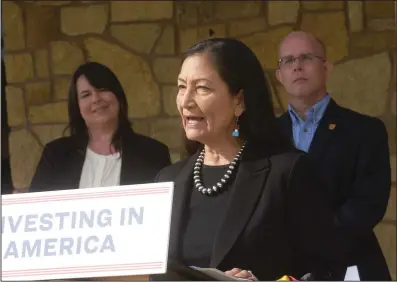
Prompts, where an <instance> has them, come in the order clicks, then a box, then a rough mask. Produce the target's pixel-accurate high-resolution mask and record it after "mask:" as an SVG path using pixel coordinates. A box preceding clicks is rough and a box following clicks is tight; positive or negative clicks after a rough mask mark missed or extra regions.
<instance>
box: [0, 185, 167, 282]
mask: <svg viewBox="0 0 397 282" xmlns="http://www.w3.org/2000/svg"><path fill="white" fill-rule="evenodd" d="M173 190H174V184H173V183H172V182H164V183H152V184H142V185H128V186H117V187H101V188H92V189H73V190H63V191H54V192H39V193H26V194H14V195H5V196H2V205H3V206H2V279H1V280H2V281H12V280H14V281H23V280H25V281H26V280H47V279H51V280H54V279H68V278H86V277H106V276H127V275H145V274H160V273H165V272H166V266H167V256H168V241H169V231H170V221H171V207H172V196H173Z"/></svg>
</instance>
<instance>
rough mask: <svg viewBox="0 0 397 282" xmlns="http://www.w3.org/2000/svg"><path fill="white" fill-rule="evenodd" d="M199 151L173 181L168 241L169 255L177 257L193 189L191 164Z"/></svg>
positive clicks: (179, 254) (178, 256)
mask: <svg viewBox="0 0 397 282" xmlns="http://www.w3.org/2000/svg"><path fill="white" fill-rule="evenodd" d="M198 154H199V152H197V153H196V154H195V155H193V156H191V157H190V158H189V159H188V160H187V162H186V164H185V165H184V167H183V168H182V170H181V171H180V172H179V174H178V176H177V177H176V179H175V181H174V197H173V202H172V213H171V230H170V242H169V257H172V258H174V259H178V258H180V256H181V253H180V251H181V247H182V245H181V243H182V235H183V228H184V223H185V220H186V217H185V216H186V214H187V213H186V210H187V209H188V207H189V202H190V201H189V196H190V192H191V190H192V189H193V177H192V175H193V166H194V163H195V160H196V159H197V157H198Z"/></svg>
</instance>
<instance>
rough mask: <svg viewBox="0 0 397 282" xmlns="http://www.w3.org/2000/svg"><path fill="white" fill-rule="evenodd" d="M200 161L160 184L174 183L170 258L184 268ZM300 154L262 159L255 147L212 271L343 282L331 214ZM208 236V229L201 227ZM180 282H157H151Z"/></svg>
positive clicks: (243, 168)
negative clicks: (314, 275) (182, 253)
mask: <svg viewBox="0 0 397 282" xmlns="http://www.w3.org/2000/svg"><path fill="white" fill-rule="evenodd" d="M197 156H198V153H196V154H195V155H193V156H192V157H190V158H188V159H187V160H184V161H180V162H178V163H176V164H174V165H172V166H169V167H167V168H165V169H163V170H161V172H160V173H159V175H158V177H157V181H160V182H162V181H174V183H175V187H174V202H173V209H172V218H171V233H170V246H169V258H170V259H171V260H174V261H178V260H179V261H181V260H180V250H181V243H182V238H183V234H182V232H181V230H183V227H184V224H186V221H187V215H188V214H189V213H188V211H187V208H188V207H189V202H188V201H189V199H190V193H191V189H193V182H192V178H193V176H192V173H193V166H194V163H195V161H196V159H197ZM310 173H311V172H310V169H308V167H307V161H306V160H305V157H304V154H303V153H302V152H299V151H293V152H288V153H279V154H274V155H273V154H272V153H271V152H268V153H263V154H261V151H258V150H256V149H255V148H250V147H249V145H248V146H247V147H246V150H245V152H244V155H243V159H242V161H241V163H240V165H239V168H238V171H237V175H236V178H235V182H234V185H233V188H232V190H231V194H230V200H229V204H228V206H227V207H219V208H220V209H225V208H226V213H225V217H224V218H223V221H222V222H221V225H220V226H219V230H218V233H217V235H216V238H214V245H213V251H212V258H211V265H209V266H208V267H213V268H218V269H220V270H223V271H226V270H230V269H232V268H234V267H239V268H242V269H246V270H251V271H253V273H254V274H255V275H256V276H257V277H258V278H259V279H260V280H275V279H278V278H280V277H281V276H283V275H284V274H290V275H295V276H296V277H300V276H302V275H304V274H305V273H307V272H313V271H316V272H317V273H318V274H321V276H319V277H320V278H321V279H327V277H328V279H343V277H341V276H340V273H336V272H333V271H332V270H333V269H337V268H336V267H335V266H337V265H338V266H339V263H338V260H339V258H340V257H341V256H343V255H342V251H341V248H339V246H341V244H339V243H338V242H337V239H336V237H334V235H335V230H334V229H333V226H334V225H333V222H332V213H331V211H330V210H329V209H328V207H327V206H326V204H324V203H325V198H324V194H323V191H322V189H321V187H319V186H318V185H317V184H316V183H315V179H314V178H312V177H311V176H310ZM202 232H205V226H202ZM163 279H164V280H169V279H177V278H175V277H174V278H172V275H171V276H168V277H167V275H163V276H153V277H152V280H163Z"/></svg>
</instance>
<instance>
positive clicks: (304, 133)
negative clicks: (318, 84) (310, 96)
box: [288, 95, 331, 153]
mask: <svg viewBox="0 0 397 282" xmlns="http://www.w3.org/2000/svg"><path fill="white" fill-rule="evenodd" d="M330 100H331V97H330V95H327V96H325V97H324V98H323V99H321V100H320V101H318V102H317V103H316V104H315V105H313V107H311V108H310V109H308V110H307V112H306V120H303V119H301V118H300V117H299V115H298V114H297V113H296V111H295V110H294V109H293V108H292V107H291V105H288V113H289V115H290V117H291V121H292V133H293V138H294V143H295V147H296V148H298V149H299V150H301V151H304V152H306V153H307V152H308V151H309V148H310V145H311V143H312V141H313V137H314V134H315V133H316V129H317V126H318V123H319V122H320V120H321V118H322V117H323V116H324V112H325V110H326V108H327V106H328V103H329V101H330Z"/></svg>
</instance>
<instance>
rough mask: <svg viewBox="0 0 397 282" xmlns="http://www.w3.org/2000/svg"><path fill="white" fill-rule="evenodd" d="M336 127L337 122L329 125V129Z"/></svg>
mask: <svg viewBox="0 0 397 282" xmlns="http://www.w3.org/2000/svg"><path fill="white" fill-rule="evenodd" d="M335 127H336V124H335V123H330V124H329V126H328V129H329V130H334V129H335Z"/></svg>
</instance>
